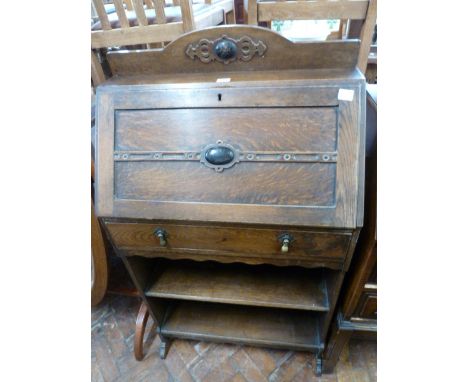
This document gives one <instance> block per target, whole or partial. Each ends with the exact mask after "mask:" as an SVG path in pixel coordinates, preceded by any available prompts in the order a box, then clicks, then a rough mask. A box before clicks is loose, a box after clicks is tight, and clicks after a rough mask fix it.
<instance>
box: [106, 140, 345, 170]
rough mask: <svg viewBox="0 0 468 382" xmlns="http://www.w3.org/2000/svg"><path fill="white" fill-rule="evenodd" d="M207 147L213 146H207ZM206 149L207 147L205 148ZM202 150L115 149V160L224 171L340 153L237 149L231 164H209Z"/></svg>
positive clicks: (329, 159) (323, 159)
mask: <svg viewBox="0 0 468 382" xmlns="http://www.w3.org/2000/svg"><path fill="white" fill-rule="evenodd" d="M207 147H211V145H210V146H207ZM205 149H206V148H205ZM205 149H203V150H202V151H115V152H114V161H117V162H147V161H184V162H190V161H194V162H200V163H202V164H203V165H205V166H207V167H209V168H213V169H215V170H216V171H217V172H222V171H223V169H224V168H229V167H232V166H234V165H235V164H238V163H241V162H274V163H336V162H337V157H338V153H337V152H336V151H331V152H292V151H246V152H243V151H239V150H236V151H235V160H234V161H233V163H232V164H230V165H229V166H224V167H223V166H213V165H208V164H207V162H206V160H204V152H205V151H204V150H205Z"/></svg>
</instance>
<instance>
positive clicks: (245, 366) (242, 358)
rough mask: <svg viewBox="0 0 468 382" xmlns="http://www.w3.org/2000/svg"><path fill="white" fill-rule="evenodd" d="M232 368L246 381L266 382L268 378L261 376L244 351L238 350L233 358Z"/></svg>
mask: <svg viewBox="0 0 468 382" xmlns="http://www.w3.org/2000/svg"><path fill="white" fill-rule="evenodd" d="M232 362H233V364H234V367H235V368H236V369H237V370H238V371H239V372H240V373H241V374H242V375H243V376H244V378H245V379H246V380H247V381H249V382H250V381H252V382H268V376H265V375H263V374H262V372H261V371H260V369H259V368H258V367H257V365H255V363H254V362H253V361H252V359H251V358H250V357H249V356H248V355H247V353H246V352H245V350H244V349H242V348H241V349H239V350H238V351H237V352H236V353H235V354H234V355H233V356H232Z"/></svg>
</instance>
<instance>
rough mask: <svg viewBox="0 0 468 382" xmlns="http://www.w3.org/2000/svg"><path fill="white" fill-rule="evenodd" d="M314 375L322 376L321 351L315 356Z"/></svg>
mask: <svg viewBox="0 0 468 382" xmlns="http://www.w3.org/2000/svg"><path fill="white" fill-rule="evenodd" d="M315 375H316V376H317V377H321V376H322V353H319V354H317V357H316V358H315Z"/></svg>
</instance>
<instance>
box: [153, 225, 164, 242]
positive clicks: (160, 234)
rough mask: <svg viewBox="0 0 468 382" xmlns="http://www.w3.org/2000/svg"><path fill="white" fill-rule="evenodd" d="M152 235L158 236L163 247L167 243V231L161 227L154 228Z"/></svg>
mask: <svg viewBox="0 0 468 382" xmlns="http://www.w3.org/2000/svg"><path fill="white" fill-rule="evenodd" d="M153 235H154V236H156V237H158V238H159V245H160V246H161V247H165V246H166V245H167V232H166V231H165V230H163V229H162V228H156V229H155V231H154V232H153Z"/></svg>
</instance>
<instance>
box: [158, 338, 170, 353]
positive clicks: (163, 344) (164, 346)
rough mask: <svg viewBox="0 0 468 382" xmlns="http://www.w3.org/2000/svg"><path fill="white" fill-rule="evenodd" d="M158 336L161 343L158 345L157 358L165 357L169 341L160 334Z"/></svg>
mask: <svg viewBox="0 0 468 382" xmlns="http://www.w3.org/2000/svg"><path fill="white" fill-rule="evenodd" d="M159 337H160V338H161V345H159V358H161V359H165V358H166V355H167V352H168V350H169V346H170V345H171V341H170V340H169V339H168V338H166V337H163V336H162V335H161V334H160V335H159Z"/></svg>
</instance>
